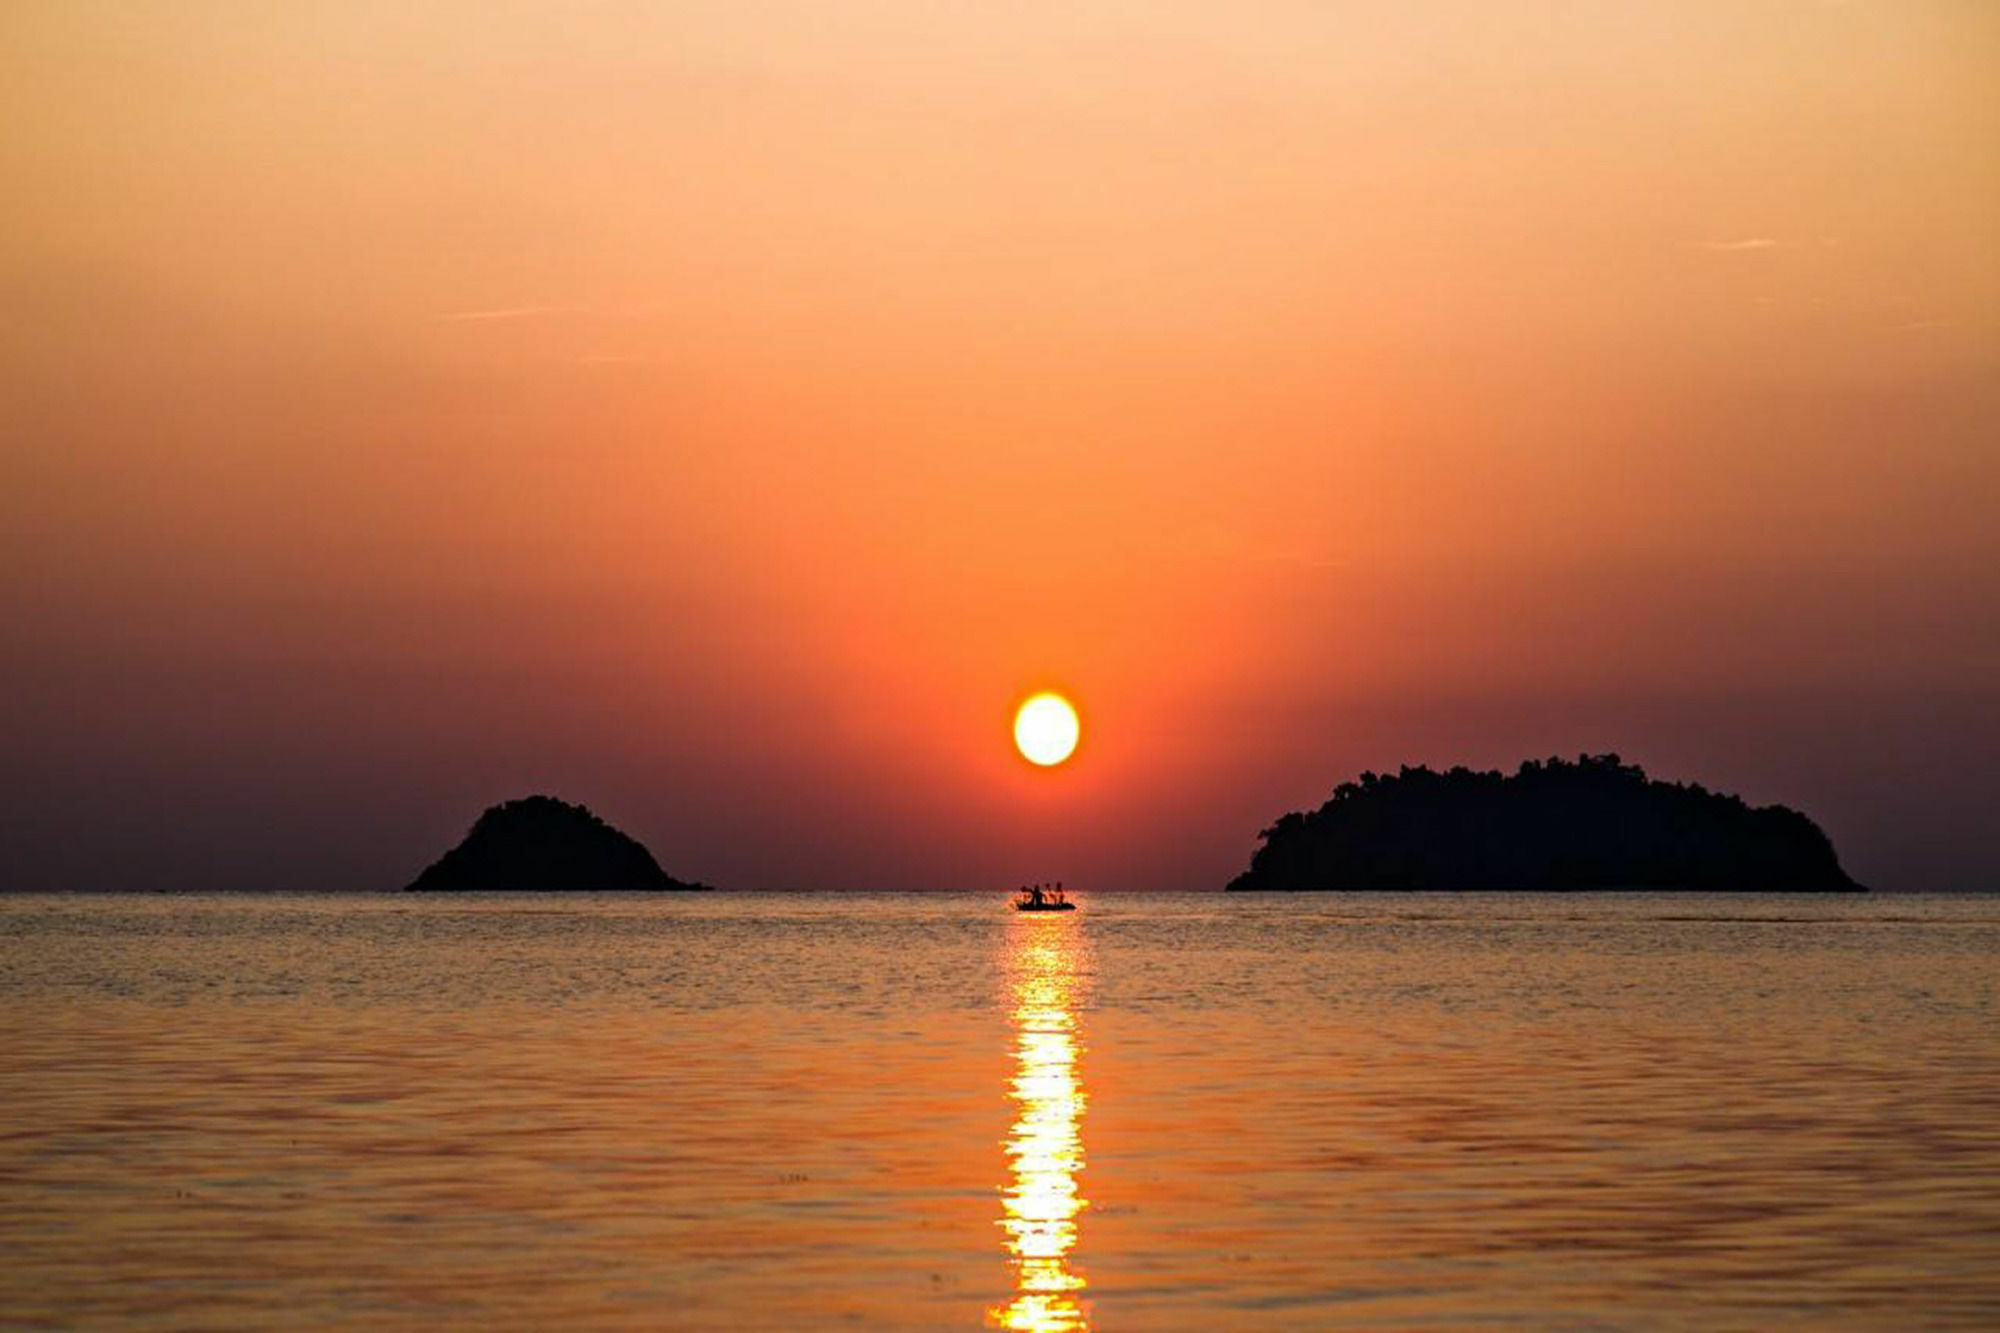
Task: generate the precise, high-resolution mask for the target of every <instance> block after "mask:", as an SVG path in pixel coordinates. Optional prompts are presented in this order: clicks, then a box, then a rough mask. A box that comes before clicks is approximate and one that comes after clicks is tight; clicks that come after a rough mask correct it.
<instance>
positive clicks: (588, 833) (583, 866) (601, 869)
mask: <svg viewBox="0 0 2000 1333" xmlns="http://www.w3.org/2000/svg"><path fill="white" fill-rule="evenodd" d="M706 887H707V885H704V884H690V883H688V882H686V881H684V880H678V879H675V878H674V877H673V876H672V875H669V874H668V873H667V872H666V871H664V870H662V869H660V863H659V862H658V861H655V860H654V859H653V854H652V853H651V852H649V851H647V850H646V847H645V844H643V843H641V842H639V841H638V840H637V839H636V838H632V837H630V836H628V835H627V834H624V833H621V832H619V831H618V830H617V829H615V828H613V827H611V825H609V824H607V823H605V822H604V821H603V820H602V819H599V818H598V817H597V816H596V815H594V814H592V813H591V812H590V811H589V810H588V809H586V808H585V807H583V806H580V805H571V804H569V803H568V802H567V801H559V800H557V799H556V798H555V797H553V796H527V797H523V798H522V799H520V800H518V801H506V802H503V803H502V804H500V805H496V806H493V807H491V808H490V809H488V810H487V811H486V813H485V814H482V815H481V816H479V822H478V823H476V824H474V825H473V826H472V831H471V832H470V833H468V834H466V835H465V840H464V841H463V842H461V843H459V844H458V846H456V847H454V848H452V849H451V850H450V851H448V852H446V853H445V854H444V855H443V856H441V857H439V858H438V860H437V862H436V863H435V864H433V865H432V866H431V867H430V868H429V869H428V870H426V871H424V873H423V874H421V875H419V876H417V881H416V883H414V884H412V885H410V888H412V889H422V890H438V891H445V892H458V893H485V892H493V891H519V892H550V891H556V890H569V889H578V890H586V891H595V892H599V893H626V892H633V891H654V890H675V889H702V888H706Z"/></svg>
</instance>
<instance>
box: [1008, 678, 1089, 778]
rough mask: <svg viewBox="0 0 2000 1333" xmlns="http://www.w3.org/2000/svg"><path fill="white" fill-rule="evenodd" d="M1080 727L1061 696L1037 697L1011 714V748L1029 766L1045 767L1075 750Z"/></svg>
mask: <svg viewBox="0 0 2000 1333" xmlns="http://www.w3.org/2000/svg"><path fill="white" fill-rule="evenodd" d="M1082 730H1083V728H1082V726H1081V724H1080V723H1078V721H1077V718H1076V709H1074V708H1072V707H1071V706H1070V702H1069V700H1067V699H1065V698H1063V697H1062V696H1061V695H1060V694H1037V695H1036V696H1034V697H1033V698H1032V699H1029V700H1028V701H1027V702H1026V703H1024V704H1022V705H1021V709H1020V711H1019V712H1017V713H1015V714H1014V745H1015V747H1016V748H1018V749H1019V750H1020V751H1021V754H1022V756H1023V757H1024V758H1026V759H1027V760H1028V762H1029V763H1031V764H1040V765H1041V766H1042V767H1044V768H1048V767H1050V766H1052V765H1055V764H1060V763H1061V762H1062V761H1063V760H1065V759H1067V758H1069V757H1070V755H1071V754H1072V753H1074V752H1075V750H1076V742H1077V737H1078V736H1079V735H1080V734H1081V732H1082Z"/></svg>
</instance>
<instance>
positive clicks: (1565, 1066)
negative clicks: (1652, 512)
mask: <svg viewBox="0 0 2000 1333" xmlns="http://www.w3.org/2000/svg"><path fill="white" fill-rule="evenodd" d="M1076 898H1077V900H1078V901H1079V902H1080V904H1081V910H1080V911H1076V912H1071V913H1067V914H1060V915H1057V914H1041V915H1028V914H1019V913H1015V912H1013V911H1010V910H1008V901H1007V899H1006V898H1005V897H1004V896H1000V895H994V894H957V893H937V894H831V893H826V894H810V893H802V894H780V893H767V894H732V893H708V894H686V895H673V896H662V897H644V898H640V897H591V896H577V897H572V896H491V897H481V896H468V897H457V896H448V897H430V896H423V897H418V896H412V895H384V896H282V895H254V894H232V895H215V896H144V895H119V894H92V895H75V896H65V897H41V896H9V897H0V1326H4V1327H6V1328H11V1329H37V1328H119V1329H123V1328H131V1329H234V1328H258V1329H270V1328H322V1327H340V1328H359V1329H371V1328H382V1329H409V1328H422V1329H435V1328H466V1329H474V1328H479V1329H484V1328H497V1329H591V1328H621V1329H622V1328H647V1329H689V1330H711V1329H712V1330H736V1329H773V1330H804V1329H827V1328H855V1329H871V1330H872V1329H924V1330H932V1329H936V1330H946V1329H980V1328H1001V1329H1023V1330H1083V1329H1102V1330H1180V1329H1204V1330H1214V1329H1220V1330H1265V1329H1271V1330H1297V1329H1510V1330H1518V1329H1576V1330H1609V1329H1620V1330H1622V1329H1676V1330H1678V1329H1752V1330H1766V1329H1812V1330H1822V1329H1950V1328H1965V1329H1973V1328H1985V1329H1991V1328H1995V1327H2000V1007H1997V1006H1996V995H1995V988H1996V978H1997V977H2000V897H1980V896H1963V897H1948V896H1939V897H1916V896H1889V895H1858V896H1838V897H1787V896H1778V895H1770V896H1760V895H1754V894H1752V895H1735V896H1694V895H1668V896H1654V895H1562V896H1553V895H1506V894H1473V895H1347V894H1331V895H1269V896H1267V895H1244V896H1230V895H1223V894H1200V895H1194V894H1188V895H1175V894H1144V893H1132V894H1122V895H1112V894H1098V895H1085V894H1079V895H1076Z"/></svg>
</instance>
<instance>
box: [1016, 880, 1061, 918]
mask: <svg viewBox="0 0 2000 1333" xmlns="http://www.w3.org/2000/svg"><path fill="white" fill-rule="evenodd" d="M1014 910H1015V911H1017V912H1074V911H1075V910H1076V904H1075V903H1073V902H1071V901H1070V900H1069V899H1068V898H1065V897H1064V896H1063V891H1062V886H1061V885H1057V886H1056V887H1055V888H1053V889H1044V888H1041V887H1040V886H1037V887H1035V888H1032V889H1022V890H1021V896H1020V897H1018V898H1016V899H1014Z"/></svg>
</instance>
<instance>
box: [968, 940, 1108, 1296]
mask: <svg viewBox="0 0 2000 1333" xmlns="http://www.w3.org/2000/svg"><path fill="white" fill-rule="evenodd" d="M1013 925H1014V927H1015V929H1014V930H1013V931H1011V932H1010V934H1009V936H1008V949H1009V953H1010V958H1009V962H1010V964H1011V968H1010V971H1011V972H1012V974H1013V979H1014V1057H1015V1068H1014V1078H1013V1081H1012V1085H1011V1092H1010V1096H1011V1097H1012V1098H1013V1101H1014V1104H1015V1110H1016V1112H1017V1115H1016V1118H1015V1120H1014V1127H1013V1130H1012V1132H1011V1133H1010V1134H1009V1135H1008V1139H1007V1160H1008V1166H1009V1169H1010V1171H1011V1174H1012V1179H1011V1181H1010V1182H1009V1183H1008V1185H1007V1187H1006V1189H1005V1190H1004V1191H1003V1192H1002V1194H1001V1202H1002V1211H1001V1217H1000V1228H1001V1230H1002V1231H1004V1232H1006V1235H1007V1252H1008V1254H1009V1255H1010V1257H1011V1263H1012V1265H1013V1268H1014V1288H1015V1295H1014V1299H1013V1300H1012V1301H1011V1302H1009V1303H1008V1304H1007V1305H1005V1306H1002V1307H1000V1308H998V1309H996V1310H993V1311H990V1312H989V1322H990V1323H992V1324H994V1325H995V1326H997V1327H1000V1328H1007V1329H1022V1330H1029V1331H1030V1333H1069V1331H1070V1330H1084V1329H1088V1328H1089V1327H1090V1317H1089V1314H1088V1313H1087V1311H1086V1310H1085V1308H1084V1306H1083V1305H1082V1304H1081V1303H1080V1302H1079V1301H1078V1299H1077V1295H1076V1293H1078V1292H1080V1291H1082V1290H1083V1288H1084V1286H1085V1282H1084V1279H1083V1277H1082V1275H1081V1274H1079V1273H1076V1272H1075V1271H1073V1270H1072V1269H1071V1268H1070V1263H1069V1260H1070V1252H1071V1251H1072V1250H1074V1249H1075V1248H1076V1238H1077V1216H1078V1214H1080V1213H1081V1212H1082V1211H1083V1209H1084V1207H1085V1206H1086V1204H1087V1202H1088V1201H1087V1200H1085V1199H1084V1198H1083V1197H1082V1195H1080V1194H1079V1193H1078V1192H1077V1175H1078V1174H1079V1173H1080V1172H1081V1171H1082V1170H1083V1134H1082V1129H1081V1124H1082V1120H1083V1108H1084V1104H1085V1101H1086V1097H1085V1095H1084V1091H1083V1078H1082V1075H1081V1073H1080V1072H1079V1071H1078V1068H1077V1056H1078V1054H1079V1053H1080V1052H1081V1051H1082V1049H1083V1041H1082V1030H1081V1028H1080V1027H1079V1025H1078V1021H1077V1009H1078V1004H1077V1001H1078V998H1079V996H1078V988H1079V984H1080V983H1079V974H1080V973H1081V971H1082V968H1081V967H1080V966H1079V964H1080V961H1081V960H1080V954H1081V949H1082V931H1081V929H1080V927H1079V926H1078V924H1077V921H1076V919H1075V918H1074V917H1053V918H1052V917H1034V916H1031V917H1026V918H1017V919H1016V920H1015V921H1014V922H1013Z"/></svg>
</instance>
